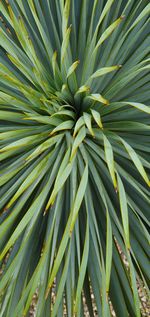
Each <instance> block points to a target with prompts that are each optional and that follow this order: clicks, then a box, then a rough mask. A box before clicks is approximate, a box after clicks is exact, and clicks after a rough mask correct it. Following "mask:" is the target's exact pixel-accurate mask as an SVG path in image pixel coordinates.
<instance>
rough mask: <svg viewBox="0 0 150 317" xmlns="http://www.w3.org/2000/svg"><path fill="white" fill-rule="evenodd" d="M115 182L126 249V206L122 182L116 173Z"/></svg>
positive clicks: (128, 244) (127, 235)
mask: <svg viewBox="0 0 150 317" xmlns="http://www.w3.org/2000/svg"><path fill="white" fill-rule="evenodd" d="M117 183H118V192H119V201H120V210H121V217H122V223H123V229H124V240H125V244H126V247H127V249H128V250H130V238H129V217H128V206H127V198H126V193H125V189H124V186H123V183H122V180H121V178H120V176H119V175H118V174H117Z"/></svg>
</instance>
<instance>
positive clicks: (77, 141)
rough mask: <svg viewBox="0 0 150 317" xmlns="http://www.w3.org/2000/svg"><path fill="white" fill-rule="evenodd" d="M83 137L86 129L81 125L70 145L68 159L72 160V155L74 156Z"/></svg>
mask: <svg viewBox="0 0 150 317" xmlns="http://www.w3.org/2000/svg"><path fill="white" fill-rule="evenodd" d="M85 137H86V130H85V127H84V126H83V127H82V128H81V129H80V130H79V132H78V134H77V136H76V137H75V139H74V142H73V146H72V151H71V156H70V161H72V159H73V157H74V156H75V154H76V152H77V150H78V147H79V146H80V144H81V143H82V142H83V140H84V139H85Z"/></svg>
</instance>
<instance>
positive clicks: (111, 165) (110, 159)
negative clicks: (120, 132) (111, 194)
mask: <svg viewBox="0 0 150 317" xmlns="http://www.w3.org/2000/svg"><path fill="white" fill-rule="evenodd" d="M103 138H104V150H105V157H106V162H107V165H108V169H109V172H110V175H111V178H112V181H113V184H114V187H115V190H116V191H117V181H116V175H115V162H114V155H113V150H112V146H111V144H110V142H109V141H108V139H107V137H106V136H105V135H103Z"/></svg>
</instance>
